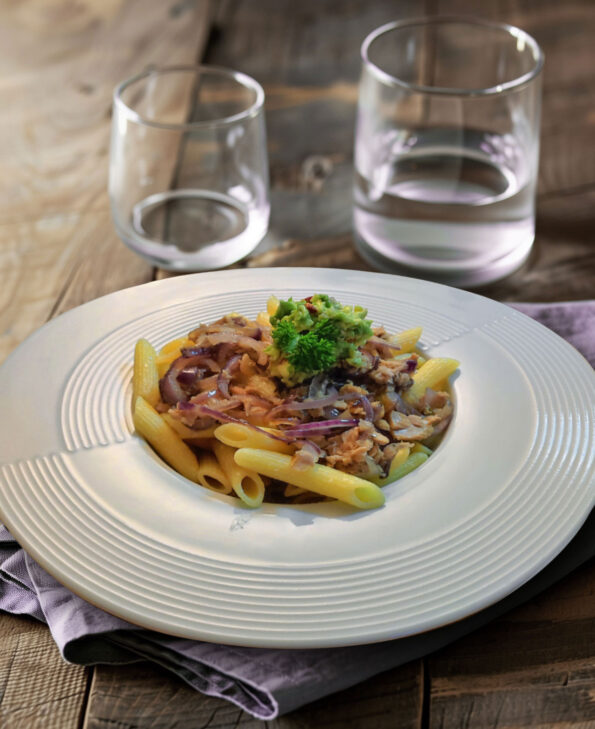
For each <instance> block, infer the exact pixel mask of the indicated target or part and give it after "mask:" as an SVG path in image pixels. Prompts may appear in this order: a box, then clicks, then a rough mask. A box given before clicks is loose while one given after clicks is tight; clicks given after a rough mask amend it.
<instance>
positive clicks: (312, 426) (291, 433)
mask: <svg viewBox="0 0 595 729" xmlns="http://www.w3.org/2000/svg"><path fill="white" fill-rule="evenodd" d="M358 422H359V421H358V420H356V419H355V418H349V419H346V420H319V421H313V422H311V423H303V424H302V425H296V426H295V428H290V429H289V430H285V431H283V435H285V436H287V437H290V438H303V437H306V438H307V437H308V436H309V435H326V434H327V433H329V432H330V431H331V430H336V429H337V428H353V427H355V426H356V425H357V424H358Z"/></svg>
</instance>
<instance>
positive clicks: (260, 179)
mask: <svg viewBox="0 0 595 729" xmlns="http://www.w3.org/2000/svg"><path fill="white" fill-rule="evenodd" d="M263 104H264V92H263V90H262V87H261V86H260V85H259V84H258V83H257V82H256V81H254V79H252V78H250V77H249V76H246V75H244V74H242V73H238V72H237V71H231V70H227V69H222V68H216V67H209V66H192V67H171V68H163V69H153V70H148V71H146V72H144V73H141V74H139V75H138V76H135V77H134V78H132V79H130V80H128V81H125V82H124V83H122V84H120V85H119V86H118V87H117V88H116V90H115V92H114V111H113V118H112V138H111V150H110V174H109V195H110V203H111V208H112V216H113V219H114V223H115V226H116V230H117V232H118V234H119V236H120V237H121V238H122V240H123V241H124V243H126V245H127V246H129V247H130V248H131V249H132V250H133V251H136V253H139V254H140V255H141V256H144V257H145V258H146V259H148V260H149V261H151V262H152V263H153V264H155V265H156V266H160V267H161V268H165V269H167V270H172V271H201V270H206V269H214V268H221V267H223V266H227V265H229V264H231V263H235V262H236V261H238V260H239V259H241V258H243V257H244V256H246V255H247V254H248V253H250V252H251V251H252V250H254V248H255V247H256V246H257V245H258V243H259V242H260V241H261V240H262V238H263V237H264V235H265V233H266V231H267V228H268V222H269V211H270V205H269V180H268V161H267V150H266V134H265V122H264V110H263Z"/></svg>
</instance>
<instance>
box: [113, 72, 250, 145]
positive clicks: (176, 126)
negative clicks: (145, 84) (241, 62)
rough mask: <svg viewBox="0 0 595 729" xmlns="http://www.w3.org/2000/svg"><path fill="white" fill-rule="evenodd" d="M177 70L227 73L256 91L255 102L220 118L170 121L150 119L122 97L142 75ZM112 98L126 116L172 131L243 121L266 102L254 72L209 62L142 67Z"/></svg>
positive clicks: (142, 77)
mask: <svg viewBox="0 0 595 729" xmlns="http://www.w3.org/2000/svg"><path fill="white" fill-rule="evenodd" d="M176 72H184V73H186V72H193V73H197V72H201V73H211V74H214V75H216V76H225V77H227V78H231V79H233V80H234V81H236V82H237V83H238V84H239V85H240V86H243V87H244V88H246V89H250V90H251V91H254V92H255V93H256V99H255V100H254V101H253V102H252V104H250V105H249V106H247V107H246V108H245V109H243V110H242V111H239V112H237V113H236V114H230V115H229V116H222V117H219V118H218V119H206V120H204V121H189V122H179V123H171V122H157V121H153V120H151V119H146V118H145V117H144V116H142V114H139V113H138V112H137V111H135V110H134V109H133V108H132V107H130V106H129V105H128V104H127V103H126V102H125V101H124V99H123V98H122V93H123V92H124V91H125V90H126V89H127V88H128V87H129V86H131V85H132V84H134V83H136V82H137V81H140V80H141V79H145V78H149V77H150V76H161V75H164V74H166V73H176ZM113 100H114V106H116V107H117V108H118V110H119V111H121V112H122V113H123V114H124V116H126V118H127V119H129V120H130V121H133V122H136V123H137V124H142V125H144V126H147V127H154V128H156V129H166V130H169V131H190V130H192V129H205V128H208V127H218V126H223V125H226V124H233V123H235V122H238V121H241V120H242V119H249V118H252V117H255V116H256V115H257V114H258V112H259V111H260V110H261V109H262V107H263V106H264V89H263V88H262V86H261V85H260V84H259V83H258V81H256V80H255V79H253V78H252V77H251V76H248V75H247V74H245V73H242V72H241V71H234V70H233V69H231V68H224V67H223V66H209V65H206V64H198V65H176V66H155V67H152V68H147V69H146V70H144V71H141V72H140V73H137V74H136V75H134V76H131V77H130V78H127V79H125V80H124V81H122V82H120V83H119V84H118V85H117V86H116V88H115V89H114V95H113Z"/></svg>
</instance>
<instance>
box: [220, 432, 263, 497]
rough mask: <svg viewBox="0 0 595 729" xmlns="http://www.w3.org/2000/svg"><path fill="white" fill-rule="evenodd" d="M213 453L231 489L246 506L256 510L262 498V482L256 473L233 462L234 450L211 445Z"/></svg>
mask: <svg viewBox="0 0 595 729" xmlns="http://www.w3.org/2000/svg"><path fill="white" fill-rule="evenodd" d="M213 451H214V453H215V456H216V458H217V461H218V462H219V465H220V466H221V468H222V470H223V472H224V473H225V475H226V477H227V479H228V481H229V483H230V485H231V488H232V489H233V490H234V492H235V494H236V496H238V497H239V498H240V499H241V500H242V501H243V502H244V503H245V504H246V506H249V507H251V508H256V507H258V506H260V505H261V504H262V500H263V498H264V481H263V480H262V478H261V477H260V475H259V474H258V473H256V472H255V471H250V470H248V469H246V468H242V467H241V466H239V465H238V464H237V463H236V462H235V460H234V453H235V452H236V449H235V448H231V447H230V446H228V445H225V444H224V443H218V442H215V443H213Z"/></svg>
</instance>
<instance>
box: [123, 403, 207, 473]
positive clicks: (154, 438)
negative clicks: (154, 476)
mask: <svg viewBox="0 0 595 729" xmlns="http://www.w3.org/2000/svg"><path fill="white" fill-rule="evenodd" d="M133 419H134V427H135V428H136V430H137V432H138V433H139V435H142V437H143V438H144V439H145V440H146V441H148V442H149V443H150V444H151V445H152V446H153V448H154V449H155V450H156V451H157V453H159V455H160V456H161V457H162V458H163V460H164V461H167V463H169V465H170V466H171V467H172V468H174V469H175V470H176V471H178V472H179V473H181V474H182V476H186V478H188V479H190V480H191V481H198V480H199V470H198V461H197V458H196V455H195V454H194V453H193V452H192V451H191V450H190V448H188V446H187V445H186V444H185V443H184V441H183V440H182V439H181V438H180V436H179V435H178V434H177V433H176V432H175V430H173V428H171V427H170V426H169V425H168V424H167V423H166V422H165V420H163V418H162V417H161V416H160V415H159V413H158V412H157V411H156V410H155V409H154V408H153V407H151V405H150V404H149V403H148V402H147V401H146V400H145V399H144V398H142V397H140V396H139V397H137V398H136V401H135V406H134V415H133Z"/></svg>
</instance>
